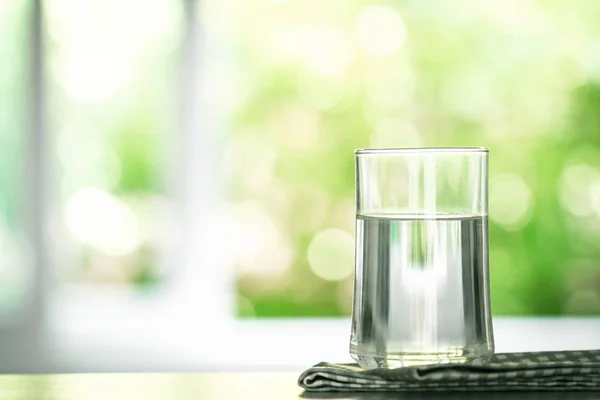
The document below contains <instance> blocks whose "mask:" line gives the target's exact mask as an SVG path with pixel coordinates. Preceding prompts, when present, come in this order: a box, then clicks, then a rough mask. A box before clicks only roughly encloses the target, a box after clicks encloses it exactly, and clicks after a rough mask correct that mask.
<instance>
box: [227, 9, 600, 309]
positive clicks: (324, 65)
mask: <svg viewBox="0 0 600 400" xmlns="http://www.w3.org/2000/svg"><path fill="white" fill-rule="evenodd" d="M235 4H236V5H237V7H238V10H237V12H236V13H234V14H235V16H233V17H232V16H231V15H229V17H230V18H232V19H233V18H235V20H234V21H233V24H232V25H233V26H234V27H235V29H232V31H233V32H232V33H231V34H230V36H229V39H230V40H231V41H232V42H233V53H234V54H235V63H236V66H237V73H238V77H237V81H236V82H237V83H238V84H239V90H238V92H237V96H238V97H239V98H238V104H237V107H236V113H235V124H234V128H233V133H232V136H231V138H230V143H231V146H233V148H234V155H233V156H232V159H233V160H236V161H237V162H235V161H234V162H233V165H234V166H233V168H232V169H233V180H232V182H233V183H232V187H233V188H232V192H233V193H234V197H235V200H236V201H237V202H239V203H240V204H245V207H246V212H247V214H248V217H247V218H257V219H260V220H261V221H263V222H262V223H264V224H266V225H268V224H272V225H273V228H272V229H273V233H272V235H274V236H277V235H279V236H280V237H279V238H271V237H268V235H266V236H267V237H263V240H264V243H266V244H263V246H264V251H263V252H262V253H261V252H260V251H256V252H255V254H254V255H253V256H254V258H251V259H250V260H249V259H243V258H242V259H241V260H240V261H239V262H238V267H239V271H240V272H239V273H238V286H237V287H238V291H239V295H240V299H239V305H240V314H241V315H242V316H258V317H278V316H338V315H348V314H349V311H350V306H351V296H352V265H349V264H350V262H349V261H348V260H347V258H346V257H342V258H343V260H342V259H341V258H340V257H337V253H335V252H331V251H329V250H328V248H330V247H331V246H333V247H335V246H338V247H339V246H342V247H343V246H346V247H344V248H345V249H346V250H347V251H349V252H351V251H352V248H351V247H349V246H347V243H348V240H347V237H346V236H345V235H349V236H352V235H353V234H354V231H353V230H354V227H353V218H354V215H353V195H354V164H353V163H354V160H353V150H354V149H355V148H362V147H418V146H486V147H489V148H490V164H491V165H490V169H491V170H490V241H491V254H490V258H491V261H490V264H491V286H492V305H493V313H494V314H495V315H562V314H569V315H588V314H593V315H599V314H600V246H598V241H599V240H600V147H599V146H600V57H598V54H599V53H598V43H599V39H600V26H599V25H598V24H597V23H595V15H598V13H599V12H600V4H599V3H594V2H580V3H576V4H574V3H568V4H567V3H564V2H563V3H561V2H541V1H537V2H536V1H525V2H521V1H509V2H499V1H468V2H466V3H461V4H460V6H458V5H457V4H456V3H452V2H449V1H441V0H440V1H429V2H422V1H406V2H377V3H373V2H366V1H358V0H355V1H350V2H327V3H323V2H317V1H293V0H290V1H268V0H255V1H250V2H236V3H235ZM223 18H225V17H223ZM248 204H252V206H253V207H254V209H252V208H249V206H248ZM248 210H250V211H248ZM252 210H253V211H252ZM252 213H254V214H252ZM250 215H254V217H250ZM256 225H257V226H261V225H260V223H258V222H256ZM323 232H326V233H327V234H326V235H321V233H323ZM256 235H257V236H260V235H261V233H260V232H256ZM323 237H327V238H329V239H328V240H329V241H327V240H325V239H322V238H323ZM324 240H325V241H324ZM257 242H260V241H259V239H256V240H255V241H253V242H252V243H255V245H257V246H261V244H260V243H258V244H257ZM330 253H331V254H330ZM249 254H250V253H249ZM250 255H252V254H250ZM336 257H337V258H336ZM274 260H275V261H274ZM276 260H279V263H280V264H277V261H276ZM282 262H285V263H287V267H282V266H281V263H282ZM342 262H343V263H345V264H344V265H341V263H342ZM271 264H273V265H272V266H271ZM340 271H341V272H340ZM338 272H339V273H338Z"/></svg>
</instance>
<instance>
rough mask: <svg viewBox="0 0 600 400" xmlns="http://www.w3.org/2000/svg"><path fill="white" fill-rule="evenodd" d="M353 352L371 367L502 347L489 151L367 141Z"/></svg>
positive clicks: (359, 183)
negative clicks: (493, 283)
mask: <svg viewBox="0 0 600 400" xmlns="http://www.w3.org/2000/svg"><path fill="white" fill-rule="evenodd" d="M355 157H356V253H355V256H356V265H355V280H354V300H353V310H352V333H351V340H350V354H351V356H352V357H353V358H354V359H355V360H356V361H357V362H358V363H359V364H360V365H361V366H362V367H363V368H367V369H370V368H377V367H379V368H395V367H399V366H407V365H418V364H438V363H451V362H457V363H460V362H464V361H466V360H469V359H478V358H481V359H485V358H487V357H489V356H491V355H492V354H493V352H494V339H493V332H492V318H491V307H490V293H489V266H488V216H487V215H488V196H487V193H488V189H487V185H488V177H487V175H488V149H486V148H482V147H462V148H422V149H361V150H357V151H356V152H355Z"/></svg>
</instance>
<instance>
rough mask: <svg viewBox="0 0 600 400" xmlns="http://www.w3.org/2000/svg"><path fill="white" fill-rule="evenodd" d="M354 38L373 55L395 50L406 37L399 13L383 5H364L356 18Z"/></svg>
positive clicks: (384, 54)
mask: <svg viewBox="0 0 600 400" xmlns="http://www.w3.org/2000/svg"><path fill="white" fill-rule="evenodd" d="M355 32H356V39H357V41H358V44H359V46H360V47H361V49H362V50H363V51H364V52H365V53H367V54H369V55H373V56H389V55H392V54H394V53H395V52H397V51H398V50H399V49H400V47H401V46H402V44H403V43H404V40H405V39H406V27H405V25H404V21H403V20H402V17H400V14H398V13H397V12H396V11H395V10H394V9H393V8H391V7H388V6H384V5H372V6H366V7H365V8H364V9H362V10H361V11H360V13H359V14H358V16H357V18H356V30H355Z"/></svg>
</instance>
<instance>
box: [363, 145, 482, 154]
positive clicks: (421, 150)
mask: <svg viewBox="0 0 600 400" xmlns="http://www.w3.org/2000/svg"><path fill="white" fill-rule="evenodd" d="M489 151H490V150H489V149H488V148H487V147H406V148H404V147H389V148H364V149H356V150H354V154H355V155H357V156H359V155H370V154H372V155H375V154H391V155H393V154H410V153H412V154H421V153H454V154H457V153H489Z"/></svg>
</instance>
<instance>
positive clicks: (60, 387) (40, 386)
mask: <svg viewBox="0 0 600 400" xmlns="http://www.w3.org/2000/svg"><path fill="white" fill-rule="evenodd" d="M297 378H298V373H291V372H285V373H215V374H66V375H0V398H1V399H3V400H7V399H8V400H12V399H38V400H75V399H78V400H79V399H80V400H108V399H110V400H121V399H127V400H135V399H140V400H178V399H194V400H200V399H202V400H213V399H256V400H285V399H298V398H309V399H355V400H360V399H363V400H368V399H411V400H412V399H480V400H481V399H482V398H483V399H584V400H585V399H600V392H596V393H581V392H580V393H564V392H563V393H561V392H558V393H549V392H539V393H532V392H530V393H510V392H509V393H493V392H479V393H460V392H458V393H435V392H433V393H432V392H429V393H342V394H318V393H317V394H314V393H303V391H302V389H300V388H299V387H298V385H297Z"/></svg>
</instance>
